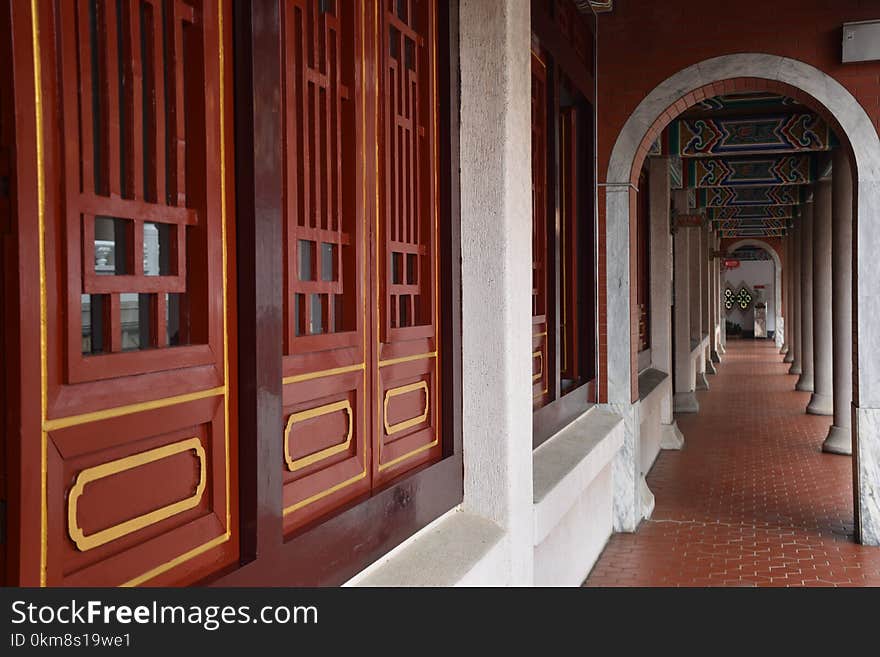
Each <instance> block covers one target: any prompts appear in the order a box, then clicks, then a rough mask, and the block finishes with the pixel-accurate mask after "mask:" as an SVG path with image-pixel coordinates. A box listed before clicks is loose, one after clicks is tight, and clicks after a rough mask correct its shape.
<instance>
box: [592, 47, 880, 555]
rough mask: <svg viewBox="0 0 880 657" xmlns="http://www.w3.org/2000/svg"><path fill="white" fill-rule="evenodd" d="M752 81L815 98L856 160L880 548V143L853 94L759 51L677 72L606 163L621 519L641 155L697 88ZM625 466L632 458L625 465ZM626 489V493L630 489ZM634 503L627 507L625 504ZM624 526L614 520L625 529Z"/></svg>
mask: <svg viewBox="0 0 880 657" xmlns="http://www.w3.org/2000/svg"><path fill="white" fill-rule="evenodd" d="M741 77H751V78H761V79H765V80H770V81H778V82H782V83H785V84H789V85H791V86H793V87H796V88H798V89H800V90H802V91H803V92H805V93H807V94H809V95H810V96H812V97H813V98H814V99H815V100H816V101H818V102H819V103H820V104H821V105H823V106H824V107H825V109H827V110H828V112H830V114H831V115H833V116H834V118H835V119H836V120H837V122H838V124H839V125H840V127H841V129H842V131H843V133H844V134H843V135H842V136H843V137H845V138H846V139H847V140H848V141H849V143H850V144H851V146H852V150H853V154H854V157H855V175H854V180H855V182H856V184H855V185H854V194H855V195H856V215H855V221H856V230H857V233H856V236H857V237H856V239H857V244H858V253H857V263H858V266H857V268H856V275H855V276H853V281H854V285H855V286H856V288H857V290H856V303H857V304H858V306H857V308H858V312H857V313H856V319H857V321H856V322H854V326H855V328H856V335H857V341H858V345H857V357H856V361H855V362H854V366H855V367H856V372H857V375H856V376H857V382H858V385H857V387H856V389H857V394H856V395H855V398H854V400H853V402H854V404H855V405H856V406H857V407H858V408H857V414H856V425H855V427H854V429H855V434H854V435H855V436H857V438H858V440H854V441H853V445H854V449H855V450H857V454H858V464H859V467H858V469H857V471H856V482H855V484H856V486H857V490H858V491H859V495H858V499H859V503H858V505H857V509H856V520H857V522H858V524H859V527H860V532H861V541H862V542H863V543H868V544H871V545H880V358H878V357H877V354H878V353H880V328H878V327H877V321H878V319H880V269H878V268H876V267H875V266H874V262H876V254H877V253H880V229H878V228H880V226H878V223H880V218H878V217H880V138H878V135H877V131H876V130H875V128H874V126H873V124H872V123H871V119H870V118H869V117H868V115H867V114H866V113H865V110H864V109H863V108H862V106H861V105H859V103H858V101H856V99H855V98H854V97H853V95H852V94H851V93H850V92H849V91H848V90H847V89H846V88H845V87H843V86H842V85H841V84H840V83H839V82H838V81H837V80H835V79H834V78H832V77H831V76H829V75H828V74H826V73H824V72H823V71H821V70H819V69H817V68H815V67H813V66H810V65H809V64H806V63H804V62H800V61H797V60H794V59H790V58H788V57H780V56H778V55H768V54H760V53H739V54H732V55H723V56H721V57H714V58H712V59H707V60H705V61H702V62H699V63H697V64H694V65H692V66H689V67H688V68H685V69H683V70H681V71H679V72H678V73H675V74H674V75H672V76H671V77H669V78H667V79H666V80H665V81H663V82H662V83H660V84H659V85H658V86H657V87H655V88H654V90H653V91H651V92H650V93H649V94H648V95H647V96H646V97H645V98H644V99H643V100H642V102H641V103H639V105H638V107H636V109H635V110H634V111H633V113H632V114H631V115H630V117H629V118H628V119H627V121H626V123H625V124H624V126H623V128H622V130H621V132H620V134H619V135H618V137H617V140H616V142H615V144H614V148H613V149H612V152H611V159H610V162H609V164H608V172H607V175H606V179H605V180H606V182H605V194H606V205H605V207H606V249H607V250H606V262H607V271H606V274H607V281H608V282H607V286H608V287H607V298H608V309H607V321H608V389H607V394H608V401H609V404H610V405H611V406H613V407H614V408H615V409H618V410H621V411H626V412H625V420H627V421H626V427H627V434H626V438H625V445H624V449H623V450H622V454H623V456H622V457H621V458H620V459H619V462H618V463H617V464H616V465H615V477H616V478H617V480H618V481H622V483H621V485H620V487H618V485H617V481H615V488H616V489H617V490H616V498H615V518H621V517H623V516H629V517H636V518H638V517H640V514H641V508H640V502H639V501H638V495H633V494H632V493H631V492H630V491H633V490H637V487H633V486H631V485H630V482H633V483H635V482H637V481H638V465H637V461H638V459H636V460H635V463H634V464H630V463H629V461H630V460H631V456H632V455H635V456H637V455H638V448H637V447H636V445H637V444H638V438H639V436H638V422H635V421H634V416H635V415H636V412H635V411H631V410H627V409H628V408H629V406H630V396H631V378H632V371H631V361H630V308H629V297H630V281H629V189H630V174H631V171H632V167H633V164H634V161H635V158H636V153H637V150H638V148H639V145H640V144H641V142H642V140H643V139H644V137H645V135H646V134H647V132H648V129H649V128H650V127H651V125H652V124H653V123H654V121H655V120H656V119H657V117H659V116H660V114H661V113H662V112H663V111H665V110H666V109H667V108H669V107H670V106H672V104H673V103H675V102H676V101H678V100H680V99H681V98H683V97H684V96H686V95H687V94H688V93H690V92H691V91H694V90H696V89H699V88H701V87H704V86H706V85H708V84H711V83H713V82H720V81H723V80H728V79H732V78H741ZM624 461H626V462H624ZM624 489H626V490H624ZM627 505H630V507H631V508H629V509H626V508H625V507H626V506H627ZM620 524H621V523H617V525H620Z"/></svg>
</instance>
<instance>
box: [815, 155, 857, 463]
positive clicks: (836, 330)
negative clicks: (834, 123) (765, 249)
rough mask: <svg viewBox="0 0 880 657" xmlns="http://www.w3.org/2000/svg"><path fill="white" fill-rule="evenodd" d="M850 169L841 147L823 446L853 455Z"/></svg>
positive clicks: (835, 178) (835, 171)
mask: <svg viewBox="0 0 880 657" xmlns="http://www.w3.org/2000/svg"><path fill="white" fill-rule="evenodd" d="M852 194H853V188H852V170H851V168H850V164H849V160H848V158H847V157H846V154H845V153H844V152H843V149H842V148H838V149H837V150H836V151H834V166H833V168H832V174H831V217H832V218H831V222H832V225H831V271H832V276H833V280H832V283H831V294H832V313H833V319H832V324H833V327H832V329H833V341H834V346H833V352H834V424H832V425H831V428H830V429H829V430H828V437H827V438H826V439H825V442H824V443H822V450H823V451H825V452H831V453H832V454H852V428H851V426H850V425H851V420H850V418H851V406H852V393H853V390H852V261H853V253H852V239H853V221H852V203H853V196H852Z"/></svg>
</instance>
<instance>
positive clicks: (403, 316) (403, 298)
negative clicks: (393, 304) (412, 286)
mask: <svg viewBox="0 0 880 657" xmlns="http://www.w3.org/2000/svg"><path fill="white" fill-rule="evenodd" d="M398 299H399V300H400V311H399V313H398V317H399V318H400V322H399V324H398V326H401V327H403V326H409V325H410V317H409V295H408V294H401V295H400V297H398Z"/></svg>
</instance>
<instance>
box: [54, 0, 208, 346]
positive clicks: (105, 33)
mask: <svg viewBox="0 0 880 657" xmlns="http://www.w3.org/2000/svg"><path fill="white" fill-rule="evenodd" d="M61 18H62V21H63V22H64V23H65V24H66V25H69V26H70V29H65V30H63V32H62V40H63V41H64V50H65V52H71V53H74V54H75V56H72V57H66V58H64V60H63V62H62V67H63V70H62V88H63V97H64V105H65V107H66V108H68V111H67V112H65V127H64V129H65V133H66V138H65V144H67V145H68V146H69V147H68V148H67V150H66V153H65V155H66V158H65V161H66V165H65V166H66V172H67V180H68V181H77V183H78V184H76V183H75V184H73V185H69V186H68V187H67V194H66V203H67V211H68V217H69V221H71V225H70V229H71V232H73V233H74V234H77V233H78V234H79V239H74V240H68V244H69V245H71V247H73V246H74V245H79V246H78V247H76V248H80V249H81V252H80V253H79V254H78V257H81V262H82V267H81V279H82V283H81V293H82V294H81V295H80V296H79V297H75V296H74V295H72V294H71V296H70V299H69V304H70V309H71V314H72V316H73V317H78V316H82V317H83V319H84V321H83V331H84V332H85V331H88V332H89V337H88V341H85V340H86V336H84V347H83V353H85V354H92V353H105V354H106V353H119V352H121V351H124V350H126V349H128V348H131V345H126V339H127V336H128V335H129V333H130V331H129V330H128V328H127V326H126V325H127V323H132V321H131V319H129V320H126V317H125V316H129V317H131V316H132V315H134V318H133V319H134V321H133V324H134V326H135V332H136V333H137V334H139V336H138V337H136V338H135V340H134V343H135V344H134V348H135V349H146V348H161V347H167V346H173V345H177V344H189V343H191V342H195V341H204V340H205V338H206V336H205V334H204V331H198V330H196V333H200V335H194V334H193V332H192V330H191V329H192V326H191V323H190V322H189V321H188V320H187V319H186V318H187V317H188V316H189V308H188V304H189V303H190V302H191V299H190V297H189V295H187V294H186V292H187V260H188V258H187V249H188V248H189V247H188V244H187V229H188V228H189V227H195V226H197V225H198V224H199V216H198V212H197V211H196V210H195V209H193V208H192V207H188V198H187V177H188V174H190V173H193V172H195V170H196V169H195V166H196V164H197V162H196V158H195V157H193V156H190V157H189V159H188V152H187V151H188V147H189V145H188V141H187V140H188V132H190V131H193V140H194V141H193V143H194V145H195V147H196V149H198V148H199V147H203V142H204V137H203V136H199V135H198V133H197V131H194V126H198V125H200V124H201V122H202V120H203V117H202V116H201V112H200V110H199V107H198V106H197V105H198V104H194V103H190V102H188V95H190V96H191V95H192V94H193V93H194V91H193V89H195V88H199V87H203V86H204V83H203V82H202V77H203V73H202V72H201V69H202V68H203V64H202V55H201V47H200V43H199V41H198V37H197V36H195V35H194V36H195V38H186V36H185V35H186V34H187V30H188V28H189V27H190V26H194V25H195V24H196V23H197V21H198V17H197V13H196V10H195V9H194V7H192V6H191V5H189V4H188V3H186V2H183V1H182V0H167V1H165V2H163V1H162V0H140V1H135V2H121V3H118V2H115V1H114V0H80V1H79V2H76V3H74V2H65V3H61ZM203 97H204V94H202V98H203ZM202 102H203V101H202ZM184 107H186V111H184ZM71 145H73V147H70V146H71ZM199 193H200V192H196V196H198V195H199ZM111 226H112V228H111ZM191 246H192V245H191ZM77 259H78V258H77ZM108 262H110V263H111V265H110V266H108ZM159 263H162V264H161V265H160V264H159Z"/></svg>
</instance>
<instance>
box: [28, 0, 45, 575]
mask: <svg viewBox="0 0 880 657" xmlns="http://www.w3.org/2000/svg"><path fill="white" fill-rule="evenodd" d="M39 20H40V18H39V14H38V12H37V0H31V40H32V43H33V53H32V54H33V57H34V120H35V122H36V125H35V126H34V128H35V132H36V140H35V141H36V149H37V224H38V230H39V240H38V241H39V248H38V251H39V260H40V422H41V423H45V421H46V415H47V414H48V408H49V402H48V397H49V366H48V354H47V349H48V346H47V345H48V344H49V336H48V319H47V316H48V311H47V305H48V303H47V298H48V294H47V291H46V169H45V166H46V165H45V162H44V154H43V71H42V62H41V60H40V28H39ZM48 441H49V436H48V434H47V433H46V430H45V429H42V431H41V432H40V586H46V572H47V568H48V567H47V562H48V553H49V535H48V534H49V507H48V505H49V500H48V491H47V488H48V470H49V468H48V449H49V447H48Z"/></svg>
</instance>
